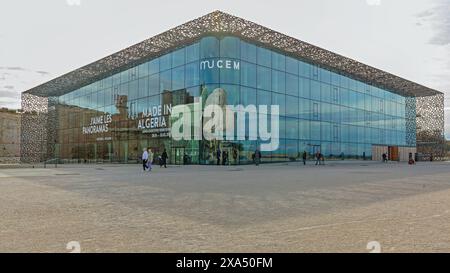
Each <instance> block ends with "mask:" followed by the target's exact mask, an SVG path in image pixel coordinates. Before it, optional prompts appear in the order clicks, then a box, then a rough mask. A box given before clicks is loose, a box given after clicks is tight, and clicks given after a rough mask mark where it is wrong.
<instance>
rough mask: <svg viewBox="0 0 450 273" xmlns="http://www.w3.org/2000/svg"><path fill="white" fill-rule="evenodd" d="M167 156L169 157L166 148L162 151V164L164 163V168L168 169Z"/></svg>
mask: <svg viewBox="0 0 450 273" xmlns="http://www.w3.org/2000/svg"><path fill="white" fill-rule="evenodd" d="M167 157H168V156H167V151H166V149H164V152H163V153H162V155H161V158H162V165H164V168H166V169H167ZM161 167H162V166H161Z"/></svg>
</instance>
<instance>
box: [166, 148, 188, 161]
mask: <svg viewBox="0 0 450 273" xmlns="http://www.w3.org/2000/svg"><path fill="white" fill-rule="evenodd" d="M186 161H188V159H187V158H185V148H176V147H174V148H172V153H171V154H170V163H172V164H174V165H185V164H189V162H186Z"/></svg>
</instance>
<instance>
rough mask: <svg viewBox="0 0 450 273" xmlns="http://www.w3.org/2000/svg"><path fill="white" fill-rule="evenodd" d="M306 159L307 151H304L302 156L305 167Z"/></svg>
mask: <svg viewBox="0 0 450 273" xmlns="http://www.w3.org/2000/svg"><path fill="white" fill-rule="evenodd" d="M306 157H307V154H306V151H303V155H302V159H303V165H306Z"/></svg>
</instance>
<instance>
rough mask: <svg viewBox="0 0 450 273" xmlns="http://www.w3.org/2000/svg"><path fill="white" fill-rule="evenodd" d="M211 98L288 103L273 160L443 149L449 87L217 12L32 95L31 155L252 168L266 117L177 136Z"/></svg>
mask: <svg viewBox="0 0 450 273" xmlns="http://www.w3.org/2000/svg"><path fill="white" fill-rule="evenodd" d="M210 96H214V97H215V98H214V99H213V100H214V101H216V102H217V103H218V104H219V105H220V106H224V107H225V105H231V106H238V105H242V106H243V107H242V108H240V109H256V110H258V109H259V108H258V106H261V105H267V106H269V107H270V106H273V105H276V106H278V107H279V108H278V109H279V111H278V116H277V118H278V120H279V123H278V124H279V133H278V134H276V136H272V137H276V143H277V146H276V147H275V148H274V149H272V150H270V149H269V150H264V149H261V152H262V161H263V162H282V161H292V160H296V159H298V158H299V157H301V155H302V154H303V152H304V151H306V152H307V154H308V156H310V157H312V156H313V155H314V154H316V153H317V152H319V151H320V152H321V153H322V154H323V155H324V156H325V157H326V158H329V159H344V158H345V159H347V158H350V159H367V160H381V155H382V154H383V153H385V154H387V155H388V156H389V158H390V159H391V160H401V161H404V160H408V157H409V156H411V155H417V154H422V155H423V154H428V155H433V156H435V157H436V158H438V157H439V156H440V155H441V154H442V152H443V143H444V95H443V94H442V93H441V92H439V91H436V90H433V89H430V88H427V87H425V86H422V85H420V84H417V83H414V82H411V81H409V80H405V79H403V78H400V77H398V76H395V75H392V74H389V73H387V72H384V71H381V70H379V69H376V68H373V67H371V66H368V65H365V64H362V63H360V62H357V61H355V60H352V59H349V58H346V57H343V56H341V55H338V54H335V53H332V52H330V51H327V50H325V49H322V48H319V47H316V46H313V45H311V44H308V43H306V42H303V41H300V40H297V39H295V38H292V37H289V36H286V35H283V34H281V33H279V32H276V31H273V30H270V29H268V28H265V27H263V26H260V25H257V24H255V23H252V22H249V21H247V20H244V19H241V18H238V17H235V16H232V15H229V14H226V13H223V12H220V11H216V12H213V13H210V14H208V15H206V16H203V17H200V18H198V19H195V20H193V21H190V22H188V23H186V24H183V25H181V26H179V27H176V28H174V29H171V30H169V31H167V32H164V33H162V34H159V35H157V36H155V37H152V38H150V39H148V40H145V41H143V42H142V43H139V44H136V45H134V46H131V47H129V48H126V49H124V50H122V51H120V52H118V53H115V54H113V55H111V56H108V57H105V58H103V59H101V60H99V61H97V62H94V63H92V64H89V65H87V66H85V67H82V68H79V69H77V70H75V71H72V72H70V73H67V74H65V75H63V76H61V77H58V78H56V79H54V80H51V81H49V82H47V83H44V84H42V85H40V86H37V87H35V88H32V89H30V90H28V91H25V92H24V93H22V111H23V117H22V128H21V132H22V133H21V134H22V135H21V159H22V161H23V162H43V161H53V160H54V161H60V162H73V163H78V162H79V163H91V162H105V163H106V162H120V163H136V162H138V161H139V159H140V156H141V153H142V150H143V149H146V148H150V149H152V151H153V153H154V154H155V158H156V157H157V156H158V155H160V154H161V153H162V152H163V151H164V150H166V151H167V153H168V155H169V163H170V164H215V161H216V154H217V150H220V151H222V152H223V151H226V152H227V153H228V155H229V159H228V160H229V162H228V163H229V164H248V163H251V162H252V156H253V154H254V152H255V150H256V149H260V147H261V145H262V144H264V140H261V139H259V138H256V139H255V138H251V137H250V136H249V134H250V133H248V131H249V129H250V128H251V127H252V126H255V127H256V128H259V127H260V126H261V124H260V123H261V117H262V116H264V114H265V115H267V116H268V115H269V113H268V112H267V113H263V114H261V113H258V115H253V116H252V113H250V112H244V113H243V117H244V121H245V125H246V126H245V127H246V128H244V131H245V132H244V136H240V137H235V138H232V137H231V138H223V139H206V138H203V137H202V136H201V133H200V138H199V137H198V136H197V137H196V138H192V139H188V138H186V139H175V138H174V137H173V131H172V130H171V126H172V125H173V124H174V123H175V122H176V121H177V120H178V119H180V118H182V116H183V114H182V115H178V114H177V115H174V113H175V112H176V111H175V110H176V109H177V106H180V105H184V106H187V107H185V108H183V109H185V110H184V111H185V112H186V109H190V111H191V112H192V113H194V112H199V111H200V112H201V111H204V107H205V104H206V103H207V102H208V100H209V101H211V99H210ZM247 106H255V107H254V108H246V107H247ZM187 114H191V113H184V115H187ZM188 116H190V115H188ZM196 116H198V117H201V116H202V115H201V114H200V115H192V118H194V117H196ZM255 116H258V117H259V118H258V119H254V118H252V117H255ZM268 120H270V117H268ZM202 122H203V121H201V122H200V123H198V124H200V125H198V124H197V126H201V125H203V124H204V123H202ZM227 122H229V121H225V123H227ZM194 123H195V122H194ZM195 126H196V125H193V126H192V128H194V127H195ZM269 127H270V125H269ZM217 129H218V128H214V129H213V130H217ZM219 129H220V128H219ZM245 129H247V130H245ZM271 129H272V130H273V129H274V128H271ZM182 130H186V129H185V128H183V129H182ZM236 130H237V129H236ZM193 131H195V128H194V130H193ZM200 132H202V130H200ZM233 132H234V133H235V134H237V132H236V131H233ZM271 141H272V142H273V141H274V139H271Z"/></svg>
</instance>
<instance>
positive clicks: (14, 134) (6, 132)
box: [0, 108, 21, 163]
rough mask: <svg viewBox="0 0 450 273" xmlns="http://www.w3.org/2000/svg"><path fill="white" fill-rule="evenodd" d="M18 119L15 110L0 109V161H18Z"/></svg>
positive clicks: (18, 115)
mask: <svg viewBox="0 0 450 273" xmlns="http://www.w3.org/2000/svg"><path fill="white" fill-rule="evenodd" d="M20 119H21V114H20V113H19V112H17V111H16V110H10V109H7V108H1V109H0V163H15V162H19V161H20Z"/></svg>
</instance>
